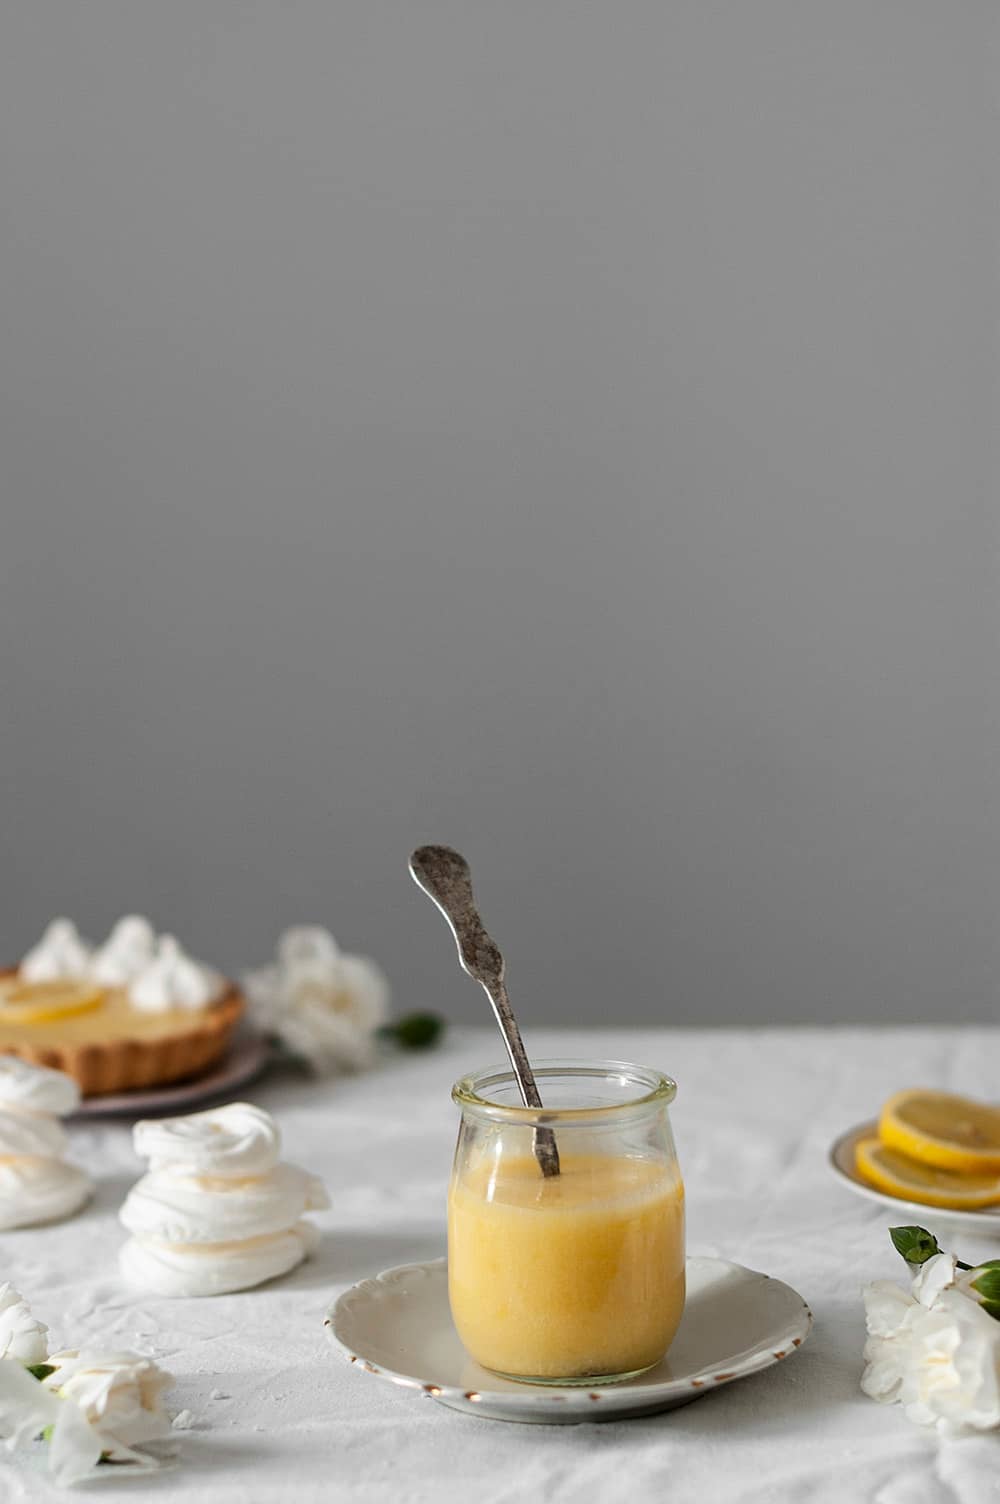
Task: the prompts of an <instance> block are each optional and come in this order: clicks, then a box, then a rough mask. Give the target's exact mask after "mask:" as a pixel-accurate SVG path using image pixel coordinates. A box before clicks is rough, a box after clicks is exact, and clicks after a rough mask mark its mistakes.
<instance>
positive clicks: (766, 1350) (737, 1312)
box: [325, 1258, 812, 1425]
mask: <svg viewBox="0 0 1000 1504" xmlns="http://www.w3.org/2000/svg"><path fill="white" fill-rule="evenodd" d="M811 1325H812V1313H811V1312H810V1310H809V1307H808V1306H807V1305H806V1303H805V1301H804V1300H803V1299H802V1297H801V1295H798V1294H796V1292H795V1291H794V1290H792V1289H790V1288H789V1286H788V1285H783V1284H782V1283H781V1281H780V1280H777V1279H771V1278H770V1277H769V1276H768V1275H766V1274H756V1273H755V1272H754V1271H753V1270H752V1269H744V1268H743V1266H742V1265H741V1264H727V1263H725V1262H724V1261H723V1260H722V1259H708V1258H689V1259H688V1261H687V1303H686V1305H685V1308H684V1318H683V1320H682V1321H681V1325H680V1330H679V1331H678V1333H677V1336H676V1337H675V1338H674V1341H673V1345H672V1347H671V1349H670V1352H669V1354H668V1355H667V1357H666V1358H664V1360H663V1362H662V1363H659V1364H657V1366H656V1367H655V1368H652V1369H650V1370H649V1372H648V1373H644V1374H642V1375H640V1377H639V1378H637V1379H630V1380H628V1381H627V1382H626V1383H624V1384H607V1385H604V1386H603V1387H600V1386H599V1387H595V1388H594V1389H585V1388H579V1389H577V1388H558V1387H556V1386H554V1385H553V1386H549V1385H543V1384H513V1383H511V1382H510V1381H509V1380H508V1379H501V1378H498V1377H497V1376H496V1374H492V1373H489V1372H487V1370H486V1369H485V1368H480V1367H479V1365H478V1364H477V1363H474V1362H473V1361H472V1359H471V1358H470V1357H469V1356H468V1354H467V1353H466V1352H465V1349H464V1348H463V1347H462V1344H461V1343H460V1342H459V1340H458V1334H457V1333H456V1331H455V1328H454V1326H453V1325H452V1320H451V1312H450V1310H449V1308H448V1266H447V1262H446V1261H445V1260H444V1259H435V1260H434V1261H433V1262H431V1263H427V1264H404V1265H403V1266H402V1267H401V1268H399V1269H387V1270H386V1271H385V1273H384V1274H380V1275H379V1276H378V1277H377V1279H366V1280H362V1281H361V1283H360V1284H358V1285H354V1286H353V1288H352V1289H350V1290H348V1291H347V1292H346V1293H345V1294H344V1295H342V1296H341V1297H340V1299H339V1300H338V1301H337V1302H336V1303H335V1304H334V1305H333V1306H331V1308H330V1310H329V1311H328V1313H327V1317H326V1322H325V1326H326V1331H327V1335H328V1336H329V1337H330V1340H331V1341H332V1342H333V1343H334V1345H335V1346H338V1347H340V1348H342V1349H343V1350H344V1352H345V1353H346V1354H347V1357H348V1358H349V1360H350V1361H351V1362H352V1363H355V1364H357V1366H358V1367H359V1368H362V1369H364V1370H365V1371H366V1372H368V1373H372V1374H377V1375H378V1376H379V1377H380V1378H383V1379H389V1380H390V1381H391V1382H392V1383H393V1384H401V1385H403V1386H405V1387H406V1388H408V1389H416V1390H418V1391H419V1392H420V1393H422V1394H424V1395H428V1396H429V1397H430V1398H431V1399H435V1400H438V1401H439V1402H440V1403H441V1404H442V1405H448V1406H450V1407H451V1408H452V1409H453V1410H464V1411H467V1412H468V1413H469V1414H471V1415H479V1416H489V1417H490V1418H491V1419H492V1420H518V1421H529V1422H534V1423H542V1424H546V1423H547V1424H550V1425H551V1424H559V1423H563V1424H570V1425H572V1424H577V1423H578V1422H580V1421H593V1420H623V1419H625V1417H627V1416H630V1415H652V1414H654V1413H655V1412H656V1411H658V1410H673V1409H674V1408H675V1407H676V1406H678V1405H686V1404H687V1403H688V1402H689V1401H690V1400H696V1399H698V1397H699V1396H700V1395H702V1394H705V1393H707V1392H708V1390H710V1389H717V1388H718V1387H719V1386H720V1385H721V1384H729V1383H731V1382H732V1380H733V1379H741V1378H743V1377H744V1376H745V1375H746V1374H751V1373H756V1372H757V1371H758V1370H759V1369H761V1368H769V1367H770V1366H771V1364H772V1363H778V1362H780V1361H781V1359H782V1358H787V1357H789V1356H790V1355H791V1354H792V1353H793V1352H794V1351H795V1349H796V1348H797V1347H800V1346H801V1345H802V1343H803V1342H804V1341H805V1339H806V1337H807V1336H808V1335H809V1329H810V1327H811Z"/></svg>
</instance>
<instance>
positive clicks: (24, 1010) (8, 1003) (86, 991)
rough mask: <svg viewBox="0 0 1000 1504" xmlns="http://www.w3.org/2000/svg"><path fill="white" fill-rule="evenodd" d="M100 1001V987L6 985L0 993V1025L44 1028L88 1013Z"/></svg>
mask: <svg viewBox="0 0 1000 1504" xmlns="http://www.w3.org/2000/svg"><path fill="white" fill-rule="evenodd" d="M103 1001H104V993H103V991H102V990H101V988H100V987H95V986H93V984H92V983H90V982H71V981H58V982H19V981H16V980H15V981H13V982H9V983H8V984H7V985H6V986H5V987H3V988H2V989H0V1025H2V1024H5V1023H9V1024H44V1023H49V1022H51V1021H52V1020H53V1019H59V1018H68V1017H69V1016H70V1015H71V1014H74V1013H89V1012H91V1010H92V1009H94V1008H99V1007H100V1006H101V1003H102V1002H103Z"/></svg>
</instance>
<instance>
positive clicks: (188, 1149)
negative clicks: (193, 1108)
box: [132, 1102, 281, 1179]
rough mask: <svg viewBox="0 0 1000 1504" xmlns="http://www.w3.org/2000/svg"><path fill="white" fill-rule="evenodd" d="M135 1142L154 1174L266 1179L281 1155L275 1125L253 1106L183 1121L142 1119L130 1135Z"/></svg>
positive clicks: (239, 1104)
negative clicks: (258, 1176)
mask: <svg viewBox="0 0 1000 1504" xmlns="http://www.w3.org/2000/svg"><path fill="white" fill-rule="evenodd" d="M132 1142H133V1144H134V1146H135V1152H136V1154H138V1155H139V1156H140V1157H141V1158H142V1159H148V1160H149V1167H150V1169H151V1170H154V1171H156V1170H172V1171H174V1172H175V1173H179V1174H182V1175H218V1176H222V1177H223V1178H226V1179H229V1178H231V1177H236V1178H241V1177H246V1176H248V1175H263V1174H264V1173H265V1172H266V1171H267V1170H271V1169H273V1168H274V1166H275V1165H276V1164H277V1163H278V1156H279V1154H280V1153H281V1134H280V1132H279V1130H278V1125H277V1123H276V1122H275V1121H274V1119H273V1118H272V1117H271V1115H270V1113H268V1112H264V1111H263V1109H262V1108H260V1107H254V1106H252V1105H251V1103H249V1102H230V1103H228V1104H227V1105H226V1106H225V1107H214V1108H210V1109H209V1110H208V1112H192V1113H190V1114H189V1115H188V1116H187V1117H183V1118H148V1119H144V1120H143V1121H142V1122H139V1123H136V1125H135V1128H134V1129H133V1130H132Z"/></svg>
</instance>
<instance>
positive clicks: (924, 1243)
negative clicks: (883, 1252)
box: [889, 1227, 941, 1264]
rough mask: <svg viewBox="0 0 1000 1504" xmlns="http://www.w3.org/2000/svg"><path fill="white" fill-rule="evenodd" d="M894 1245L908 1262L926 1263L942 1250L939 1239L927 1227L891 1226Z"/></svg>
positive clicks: (890, 1233)
mask: <svg viewBox="0 0 1000 1504" xmlns="http://www.w3.org/2000/svg"><path fill="white" fill-rule="evenodd" d="M889 1236H890V1238H891V1239H892V1246H893V1248H895V1250H896V1252H897V1253H901V1254H902V1255H903V1258H904V1259H905V1260H906V1262H907V1263H908V1264H926V1262H927V1260H928V1259H932V1258H933V1257H934V1255H935V1254H936V1253H940V1252H941V1250H940V1248H939V1247H938V1240H937V1238H936V1237H935V1236H934V1234H933V1233H930V1232H928V1231H927V1229H926V1227H890V1228H889Z"/></svg>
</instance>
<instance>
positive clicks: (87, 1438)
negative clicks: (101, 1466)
mask: <svg viewBox="0 0 1000 1504" xmlns="http://www.w3.org/2000/svg"><path fill="white" fill-rule="evenodd" d="M37 1387H38V1388H41V1385H38V1386H37ZM56 1403H57V1405H58V1408H59V1414H58V1416H57V1418H56V1423H55V1426H54V1427H53V1430H52V1437H51V1440H50V1441H49V1471H50V1472H51V1473H52V1476H53V1477H54V1478H55V1480H56V1482H57V1483H58V1484H59V1485H60V1486H61V1487H62V1488H66V1487H67V1486H68V1485H69V1484H71V1483H78V1482H79V1481H80V1479H81V1478H85V1477H86V1476H87V1474H88V1473H90V1472H91V1471H92V1470H93V1469H94V1468H95V1467H96V1466H97V1464H98V1463H99V1462H100V1460H101V1452H102V1450H103V1447H102V1444H101V1439H100V1437H99V1436H98V1434H97V1432H96V1431H95V1430H94V1428H93V1426H91V1425H90V1424H89V1423H88V1421H87V1417H86V1416H85V1415H84V1413H83V1411H82V1410H81V1409H80V1408H79V1406H78V1405H75V1404H74V1403H73V1401H72V1400H62V1401H57V1402H56Z"/></svg>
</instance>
